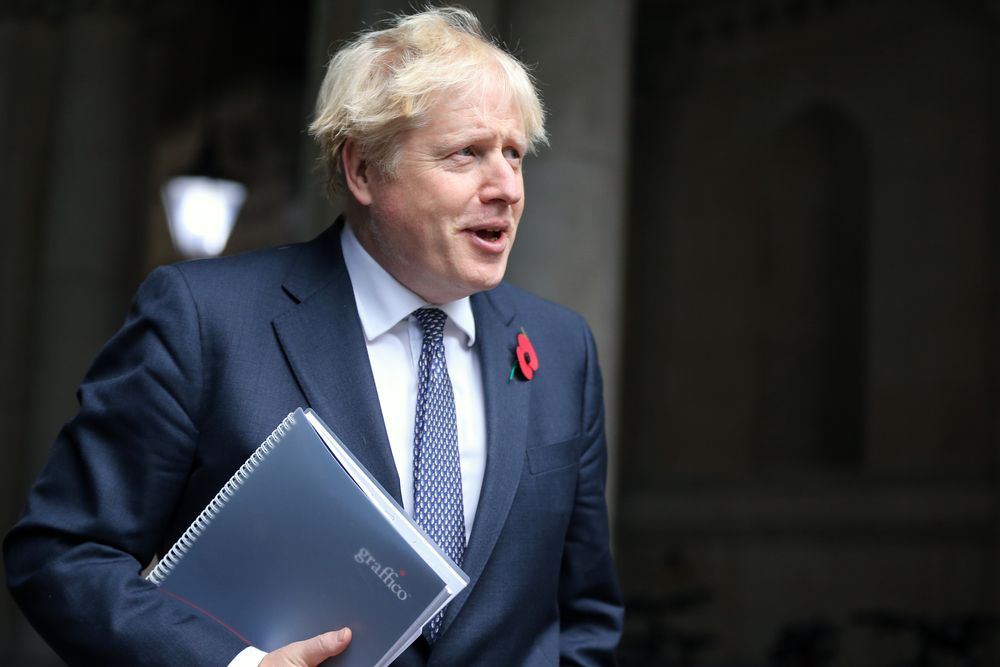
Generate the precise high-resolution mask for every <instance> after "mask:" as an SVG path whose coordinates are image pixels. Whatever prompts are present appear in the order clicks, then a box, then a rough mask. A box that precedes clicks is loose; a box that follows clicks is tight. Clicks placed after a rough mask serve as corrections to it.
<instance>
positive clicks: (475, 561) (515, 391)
mask: <svg viewBox="0 0 1000 667" xmlns="http://www.w3.org/2000/svg"><path fill="white" fill-rule="evenodd" d="M472 312H473V315H474V316H475V318H476V345H477V347H478V348H479V360H480V366H481V368H482V375H483V395H484V400H485V403H486V472H485V474H484V476H483V487H482V491H481V492H480V496H479V507H478V509H477V510H476V520H475V523H474V524H473V527H472V534H471V535H470V539H469V545H468V547H467V548H466V551H465V559H464V563H463V567H462V569H463V570H465V573H466V574H468V575H469V580H470V581H469V585H468V586H467V587H466V588H465V590H463V591H462V593H461V594H460V595H459V596H458V597H456V598H455V600H454V601H452V603H451V604H450V605H448V608H447V610H446V611H445V617H444V621H443V624H442V628H441V631H442V635H441V637H440V638H439V639H438V643H439V644H440V643H441V642H442V641H444V640H445V638H446V636H447V635H446V634H445V631H446V630H447V629H448V626H449V625H450V624H451V622H452V620H454V618H455V617H456V616H457V615H458V613H459V611H460V610H461V608H462V606H463V605H464V604H465V600H466V599H467V598H468V596H469V594H470V593H471V591H472V589H473V588H474V587H475V585H476V582H477V581H478V580H479V577H480V575H481V574H482V573H483V569H484V568H485V567H486V563H487V561H488V560H489V558H490V554H491V553H492V552H493V547H494V545H496V542H497V538H498V537H499V536H500V532H501V531H502V530H503V526H504V523H505V522H506V521H507V514H508V512H509V511H510V506H511V503H512V502H513V501H514V495H515V493H516V492H517V486H518V482H519V480H520V478H521V469H522V467H523V465H524V448H525V441H526V439H525V431H526V429H527V421H528V420H527V408H528V398H529V395H530V393H531V383H529V382H523V381H520V380H518V379H516V378H515V379H513V380H510V379H508V378H509V377H510V369H511V365H512V364H513V363H514V344H515V342H516V339H517V331H518V328H517V325H516V323H515V322H514V309H513V307H512V306H511V305H510V304H509V303H508V301H507V300H506V299H504V298H503V295H502V293H501V291H500V290H493V291H490V292H485V293H480V294H476V295H473V297H472Z"/></svg>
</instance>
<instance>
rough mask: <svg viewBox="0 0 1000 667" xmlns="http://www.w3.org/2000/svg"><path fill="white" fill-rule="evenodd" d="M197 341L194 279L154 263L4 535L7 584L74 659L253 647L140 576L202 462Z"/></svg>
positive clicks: (154, 658)
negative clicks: (197, 463)
mask: <svg viewBox="0 0 1000 667" xmlns="http://www.w3.org/2000/svg"><path fill="white" fill-rule="evenodd" d="M201 355H202V341H201V335H200V330H199V317H198V312H197V307H196V304H195V302H194V299H193V298H192V296H191V292H190V290H189V288H188V286H187V283H186V282H185V280H184V278H183V276H182V275H181V272H180V271H179V270H178V269H177V268H175V267H167V268H162V269H158V270H157V271H155V272H154V273H153V274H151V276H150V277H149V278H148V279H147V280H146V282H145V283H143V285H142V287H140V289H139V292H138V295H137V297H136V299H135V302H134V303H133V306H132V309H131V312H130V313H129V317H128V319H127V320H126V322H125V324H124V326H123V327H122V329H121V330H119V332H118V333H117V334H116V335H115V336H114V337H113V338H112V339H111V340H110V341H109V342H108V344H107V345H106V346H105V347H104V349H103V350H102V351H101V352H100V354H99V355H98V357H97V359H96V360H95V362H94V364H93V366H92V367H91V368H90V370H89V371H88V373H87V375H86V377H85V378H84V381H83V383H82V385H81V386H80V389H79V391H78V394H77V397H78V401H79V404H80V407H79V411H78V413H77V415H76V416H75V417H74V418H73V419H72V420H71V421H70V422H69V423H68V424H67V425H66V426H65V427H64V428H63V429H62V431H61V432H60V434H59V435H58V437H57V439H56V441H55V443H54V445H53V448H52V451H51V454H50V458H49V460H48V463H47V464H46V466H45V468H44V469H43V471H42V473H41V474H40V476H39V477H38V479H37V481H36V482H35V484H34V486H33V487H32V490H31V492H30V494H29V497H28V500H27V504H26V507H25V511H24V514H23V516H22V518H21V519H20V521H19V522H18V523H17V524H16V525H15V526H14V528H13V529H12V530H11V532H10V533H9V534H8V535H7V537H6V539H5V541H4V558H5V564H6V576H7V583H8V586H9V587H10V590H11V592H12V593H13V595H14V597H15V599H16V600H17V602H18V604H19V605H20V606H21V608H22V609H23V611H24V613H25V615H26V616H27V617H28V619H29V621H30V622H31V623H32V625H33V626H34V627H35V628H36V629H37V630H38V632H39V633H40V634H41V635H42V637H43V638H44V639H45V640H46V641H47V642H48V643H49V644H50V645H51V646H52V647H53V648H54V649H55V650H56V652H57V653H58V654H59V655H60V656H61V657H62V658H63V659H64V660H65V661H66V662H67V663H68V664H70V665H137V664H142V665H164V666H166V665H192V666H198V665H205V666H206V667H207V666H212V667H216V666H217V667H224V666H225V665H226V664H228V662H229V661H230V660H231V659H232V658H233V657H234V656H235V655H236V654H237V653H239V652H240V651H241V650H242V649H243V648H245V647H246V645H245V643H244V642H242V641H241V640H240V639H239V638H237V637H236V636H235V635H232V634H231V633H230V632H228V631H227V630H225V629H224V628H223V627H222V626H220V625H218V624H216V623H214V622H212V621H210V620H208V619H207V618H204V617H202V616H200V615H198V614H196V613H195V612H192V611H191V610H189V609H187V608H186V607H184V606H183V605H181V604H179V603H177V602H174V601H173V600H171V599H170V598H168V597H167V596H165V595H163V594H161V593H159V592H158V590H157V589H156V587H155V586H153V585H152V584H150V583H148V582H147V581H145V580H144V579H143V578H142V577H141V576H140V572H141V570H142V569H143V567H144V566H145V565H147V564H148V563H149V562H150V561H151V559H152V558H153V557H154V555H155V554H156V552H157V550H158V549H159V548H160V547H161V546H162V545H163V543H164V541H165V540H167V539H169V538H170V537H171V536H170V535H167V534H166V532H167V528H166V527H167V526H168V525H169V523H170V519H171V516H172V514H173V512H174V510H175V507H176V505H177V503H178V500H179V499H180V498H181V495H182V493H183V491H184V488H185V483H186V481H187V477H188V474H189V471H190V470H191V467H192V465H193V462H194V457H195V453H196V443H197V437H198V424H199V411H200V410H202V409H204V407H203V406H204V399H205V395H204V394H205V391H204V385H205V381H204V374H205V370H204V368H203V363H202V356H201Z"/></svg>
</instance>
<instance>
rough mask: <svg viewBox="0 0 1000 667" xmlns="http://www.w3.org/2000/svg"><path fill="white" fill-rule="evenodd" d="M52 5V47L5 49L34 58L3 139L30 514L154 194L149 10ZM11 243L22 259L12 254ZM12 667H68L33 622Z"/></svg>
mask: <svg viewBox="0 0 1000 667" xmlns="http://www.w3.org/2000/svg"><path fill="white" fill-rule="evenodd" d="M22 4H23V3H22ZM40 4H45V5H46V7H48V8H53V9H54V11H55V12H56V15H53V16H50V17H48V19H49V20H50V21H52V26H51V27H50V29H51V30H52V31H53V34H52V35H49V34H48V33H44V34H38V29H35V30H33V31H32V30H28V31H25V30H24V29H20V28H18V27H17V26H16V25H15V26H7V27H5V31H4V33H3V37H0V40H2V41H0V45H2V46H3V47H4V48H7V47H8V45H9V44H10V43H11V42H10V41H9V40H11V39H12V38H11V35H12V34H15V35H17V37H16V39H17V40H20V42H21V43H24V42H25V40H27V41H28V42H29V43H32V44H34V46H33V50H34V52H35V53H34V54H29V53H23V52H22V53H17V54H16V57H15V58H12V59H5V60H4V62H5V65H4V67H5V68H9V69H4V76H3V82H4V86H5V88H6V87H8V86H10V85H12V82H14V84H16V85H15V88H17V89H18V90H20V91H22V92H28V93H30V95H29V97H28V99H17V98H15V99H14V100H13V101H12V103H13V104H15V105H18V107H17V110H16V111H15V112H13V113H16V114H17V115H18V116H19V117H18V118H14V117H11V115H10V114H11V113H12V112H11V111H10V109H9V108H8V107H7V105H6V103H4V102H0V109H2V110H3V111H2V113H4V116H5V117H4V119H3V120H4V121H6V122H4V123H3V124H0V128H2V131H3V132H4V134H3V135H2V136H3V137H4V138H5V142H6V140H7V137H8V133H12V134H10V135H9V136H10V137H12V138H11V139H10V140H11V141H13V142H14V147H15V154H16V155H20V156H21V163H22V164H23V165H26V166H27V167H28V171H27V172H24V173H20V174H18V173H16V170H17V169H18V165H14V166H13V167H8V166H5V167H4V168H3V174H2V175H3V176H4V180H6V179H7V178H9V177H10V176H11V174H10V172H9V169H11V168H13V170H14V171H15V173H14V182H15V183H17V184H18V185H17V190H16V193H17V194H16V196H15V198H14V200H13V201H14V212H15V213H16V217H15V218H11V219H7V215H6V211H5V213H4V215H3V216H0V217H2V218H4V219H5V220H8V222H5V225H4V230H3V232H4V234H5V244H4V245H5V248H7V250H5V252H4V258H5V259H6V254H7V253H8V252H10V253H13V254H16V255H19V258H20V259H19V261H18V262H15V263H14V264H13V265H12V266H13V267H14V268H10V269H8V267H6V266H5V272H6V271H8V270H14V271H17V272H18V273H19V276H18V278H20V281H19V282H17V283H15V285H14V289H16V290H19V291H20V292H21V294H18V295H16V297H15V300H16V301H17V302H18V303H17V304H14V305H15V307H18V308H19V309H20V312H21V321H22V325H23V328H22V329H21V331H22V335H21V337H20V340H19V341H14V342H13V344H14V345H23V352H24V357H23V358H22V359H20V360H19V361H18V363H19V364H20V367H19V374H18V375H15V376H14V378H13V379H12V380H11V381H10V384H11V385H13V387H14V389H15V390H16V391H18V392H20V393H21V395H23V396H26V397H27V398H26V399H25V400H24V403H23V408H22V409H23V412H21V414H20V415H16V416H14V418H13V419H14V421H15V422H16V423H20V424H22V426H23V428H24V430H23V432H22V433H21V436H22V437H21V438H20V439H19V442H16V443H7V442H5V448H7V447H17V448H18V449H19V451H20V452H21V457H22V458H21V459H20V461H19V462H18V466H17V472H16V473H15V474H18V476H19V481H21V482H22V483H21V484H18V485H17V486H18V491H19V499H18V505H20V501H22V500H23V492H24V489H25V487H26V485H27V483H28V482H29V481H30V479H32V478H33V477H34V475H35V473H36V472H37V470H38V468H39V467H40V466H41V464H42V462H43V461H44V460H45V458H46V456H47V453H48V450H49V447H50V445H51V443H52V440H53V438H54V436H55V434H56V432H57V431H58V429H59V428H60V426H61V425H62V424H63V422H64V421H65V420H66V419H67V418H68V417H70V416H71V415H72V414H73V412H74V410H75V407H76V405H75V399H74V390H75V388H76V386H77V385H78V384H79V382H80V379H81V378H82V376H83V373H84V371H85V369H86V367H87V366H88V364H89V363H90V361H91V359H92V358H93V356H94V354H95V352H96V351H97V349H98V348H99V346H100V345H101V344H102V343H103V342H104V341H105V340H106V339H107V338H108V336H109V335H110V334H111V333H112V332H113V331H114V330H115V329H116V328H117V327H118V326H119V325H120V323H121V321H122V318H123V316H124V314H125V308H126V305H127V301H128V298H129V296H130V295H131V293H132V292H133V291H134V289H135V282H136V277H137V269H138V267H139V265H140V262H141V256H142V252H141V244H140V240H141V228H142V226H143V224H144V222H143V221H144V216H143V215H142V211H143V203H144V201H145V195H146V182H145V179H144V177H143V174H144V172H145V157H146V153H145V150H144V149H143V146H144V145H145V143H146V141H145V139H146V136H145V135H144V133H143V130H144V129H145V122H146V121H145V118H144V115H143V112H142V110H143V104H142V100H143V99H144V98H143V95H142V93H143V90H142V88H141V87H140V85H141V83H142V78H141V76H140V75H141V69H140V68H141V64H142V62H143V58H142V53H143V52H142V51H141V50H140V42H139V40H138V38H139V37H140V35H139V21H138V20H137V18H136V16H135V14H134V13H133V12H137V11H138V8H139V7H141V6H142V3H141V2H132V3H122V2H111V1H106V0H105V1H98V0H91V1H90V2H68V3H56V4H54V5H53V4H50V3H40ZM126 9H127V10H128V11H127V12H126V11H125V10H126ZM32 55H39V56H40V57H39V58H38V59H37V60H36V59H35V58H33V57H32ZM4 92H5V93H6V90H5V91H4ZM33 102H36V103H37V104H35V103H33ZM28 114H30V115H28ZM8 123H12V124H10V125H8ZM24 133H26V134H24ZM6 154H7V153H6V151H5V155H6ZM4 162H5V163H6V160H5V161H4ZM22 188H23V189H22ZM5 205H8V204H6V199H5ZM8 225H9V226H8ZM9 238H14V239H16V241H17V245H18V246H20V248H19V249H15V248H14V247H13V245H11V246H8V245H6V239H9ZM5 264H6V262H5ZM17 267H20V268H17ZM5 276H6V273H5ZM5 288H6V286H5ZM7 298H9V297H7ZM7 298H5V305H7V303H6V302H7ZM4 343H5V348H6V344H11V342H9V341H8V340H6V339H5V340H4ZM8 349H9V348H8ZM6 353H7V352H5V354H6ZM6 381H7V378H6V377H5V383H6ZM5 406H6V404H5ZM5 423H11V420H10V419H7V420H6V421H5ZM5 440H6V439H5ZM13 664H32V665H47V664H59V662H58V661H56V660H55V659H54V657H53V656H52V654H51V652H50V651H49V650H48V649H47V648H45V647H44V646H42V645H41V644H40V642H39V641H38V640H37V639H36V638H34V635H33V633H31V632H30V630H28V627H27V624H26V623H22V625H21V628H20V633H19V637H18V644H17V656H16V659H14V661H13Z"/></svg>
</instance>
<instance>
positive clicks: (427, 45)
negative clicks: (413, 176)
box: [309, 7, 547, 191]
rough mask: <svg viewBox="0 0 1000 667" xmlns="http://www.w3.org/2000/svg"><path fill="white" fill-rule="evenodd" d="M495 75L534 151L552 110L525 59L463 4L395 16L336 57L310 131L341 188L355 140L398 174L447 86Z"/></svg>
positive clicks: (452, 88) (454, 88) (334, 185)
mask: <svg viewBox="0 0 1000 667" xmlns="http://www.w3.org/2000/svg"><path fill="white" fill-rule="evenodd" d="M487 76H495V77H496V78H497V79H498V80H499V81H500V82H501V84H502V85H504V86H505V88H506V92H507V94H508V95H510V96H511V97H512V98H513V100H514V104H515V107H516V108H517V109H518V111H519V112H520V116H521V121H522V122H523V124H524V130H525V134H526V136H527V140H528V151H529V152H532V153H533V152H534V151H535V149H536V148H537V147H538V146H539V145H540V144H544V143H546V141H547V139H546V135H545V112H544V110H543V108H542V103H541V100H540V99H539V96H538V92H537V90H536V89H535V85H534V83H533V82H532V79H531V76H530V75H529V74H528V72H527V69H526V68H525V66H524V65H523V64H522V63H521V62H520V61H518V60H517V59H516V58H514V57H513V56H512V55H510V54H509V53H507V52H506V51H504V50H503V49H502V48H500V47H499V46H498V45H496V44H495V43H494V42H493V41H491V40H490V39H489V38H488V37H487V36H486V35H485V34H484V33H483V29H482V27H481V26H480V24H479V20H478V19H477V18H476V17H475V15H473V14H472V13H471V12H469V11H468V10H465V9H462V8H457V7H435V8H428V9H426V10H425V11H423V12H420V13H418V14H413V15H411V16H396V17H393V18H392V19H391V20H390V21H389V24H388V26H387V27H385V28H384V29H381V30H371V31H367V32H364V33H361V34H360V35H359V36H358V37H357V38H355V39H354V40H353V41H351V42H349V43H348V44H346V45H345V46H344V47H343V48H341V49H340V50H339V51H338V52H337V53H336V55H334V57H333V58H332V59H331V60H330V64H329V65H328V67H327V70H326V76H325V77H324V79H323V85H322V86H321V87H320V92H319V97H318V99H317V101H316V118H315V120H313V122H312V124H311V125H310V126H309V131H310V133H311V134H312V135H313V136H314V137H316V139H317V140H318V141H319V143H320V147H321V148H322V152H323V159H324V160H325V162H326V164H327V167H328V169H329V176H330V185H331V189H332V190H334V191H337V190H340V189H342V188H343V186H344V174H343V165H342V160H341V156H342V152H343V147H344V142H345V141H347V140H348V139H351V140H353V141H354V142H356V143H357V144H358V146H359V147H360V149H361V153H362V155H364V156H365V159H366V160H367V161H368V162H369V164H372V165H374V166H375V167H377V168H378V169H380V170H381V171H382V172H383V173H385V174H387V175H389V176H392V175H393V174H394V173H395V168H396V164H397V159H398V153H397V146H398V139H399V137H400V135H401V134H402V133H403V132H405V131H406V130H409V129H411V128H414V127H418V126H420V125H421V124H422V123H424V122H426V120H427V114H428V112H429V111H430V109H431V108H432V107H433V106H434V104H435V103H436V102H437V101H438V100H439V99H441V96H442V95H444V94H445V93H452V92H460V91H466V90H469V89H471V88H473V87H474V86H476V85H482V84H483V83H484V81H485V80H486V77H487Z"/></svg>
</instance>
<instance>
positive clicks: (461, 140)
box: [435, 128, 527, 149]
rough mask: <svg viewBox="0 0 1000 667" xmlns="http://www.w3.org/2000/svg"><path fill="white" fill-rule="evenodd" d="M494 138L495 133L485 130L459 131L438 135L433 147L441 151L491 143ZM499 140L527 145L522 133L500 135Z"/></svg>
mask: <svg viewBox="0 0 1000 667" xmlns="http://www.w3.org/2000/svg"><path fill="white" fill-rule="evenodd" d="M496 136H498V135H497V132H495V131H493V130H490V129H486V128H482V129H480V128H474V129H461V130H455V131H454V132H448V133H442V134H440V135H438V136H437V140H436V141H435V146H437V147H439V148H441V149H445V148H449V147H452V146H454V145H457V144H462V145H463V146H465V145H468V144H475V143H479V142H481V141H492V140H493V138H494V137H496ZM501 138H503V139H505V141H504V143H515V144H517V145H518V146H525V145H527V137H525V135H524V134H523V133H522V132H514V133H513V134H511V135H509V136H503V135H501Z"/></svg>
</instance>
